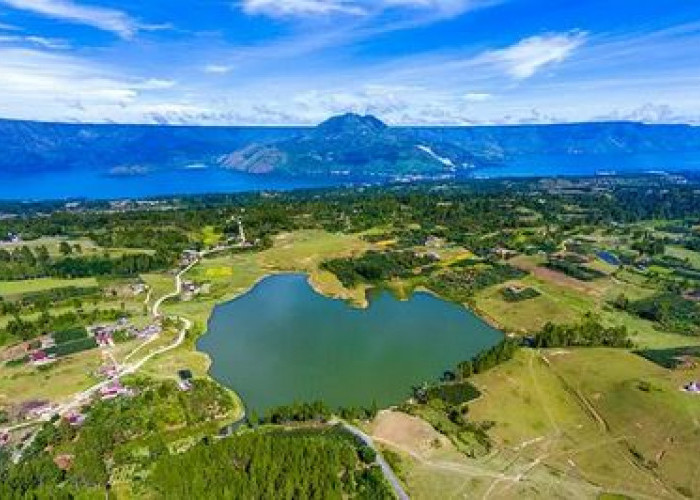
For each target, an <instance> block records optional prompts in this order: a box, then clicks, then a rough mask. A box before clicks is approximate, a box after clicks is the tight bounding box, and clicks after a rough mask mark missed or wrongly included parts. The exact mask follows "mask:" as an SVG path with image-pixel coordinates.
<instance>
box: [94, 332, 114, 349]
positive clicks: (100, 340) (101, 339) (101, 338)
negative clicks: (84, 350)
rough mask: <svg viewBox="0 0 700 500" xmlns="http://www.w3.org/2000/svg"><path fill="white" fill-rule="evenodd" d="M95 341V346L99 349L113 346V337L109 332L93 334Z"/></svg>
mask: <svg viewBox="0 0 700 500" xmlns="http://www.w3.org/2000/svg"><path fill="white" fill-rule="evenodd" d="M95 340H96V341H97V345H99V346H100V347H112V346H114V337H113V336H112V332H110V331H100V332H99V333H95Z"/></svg>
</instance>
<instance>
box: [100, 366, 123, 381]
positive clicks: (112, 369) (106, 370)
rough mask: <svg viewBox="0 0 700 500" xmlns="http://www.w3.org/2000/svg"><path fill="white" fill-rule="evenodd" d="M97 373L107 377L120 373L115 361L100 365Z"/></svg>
mask: <svg viewBox="0 0 700 500" xmlns="http://www.w3.org/2000/svg"><path fill="white" fill-rule="evenodd" d="M97 373H98V374H99V375H101V376H103V377H106V378H114V377H116V376H117V375H118V374H119V368H118V367H117V366H116V365H115V364H113V363H108V364H105V365H102V366H100V367H99V368H98V369H97Z"/></svg>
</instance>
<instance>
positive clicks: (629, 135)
mask: <svg viewBox="0 0 700 500" xmlns="http://www.w3.org/2000/svg"><path fill="white" fill-rule="evenodd" d="M647 153H670V154H674V153H698V154H700V127H692V126H687V125H644V124H640V123H632V122H603V123H581V124H562V125H523V126H488V127H486V126H480V127H390V126H387V125H386V124H384V123H382V122H381V121H380V120H378V119H377V118H375V117H373V116H360V115H357V114H346V115H342V116H336V117H333V118H330V119H329V120H327V121H325V122H323V123H321V124H320V125H318V126H317V127H196V126H158V125H84V124H59V123H40V122H29V121H15V120H0V174H21V173H26V174H31V173H36V172H45V171H52V172H55V171H62V170H67V169H76V168H90V169H96V170H97V171H99V172H103V173H105V175H109V174H110V173H111V174H113V175H143V174H144V173H147V172H150V171H153V170H158V169H178V168H188V167H189V166H192V165H201V164H206V165H219V166H221V167H223V168H229V169H235V170H239V171H245V172H250V173H256V174H266V173H277V174H282V175H344V176H349V175H351V176H357V177H365V176H367V177H372V178H395V177H400V176H413V175H419V176H427V177H436V176H443V175H460V173H462V172H467V171H469V170H471V169H472V168H477V169H478V168H479V167H481V166H484V165H488V166H494V165H496V166H497V165H499V164H507V163H508V161H510V160H511V159H513V158H518V157H523V156H527V155H533V154H536V155H569V156H575V155H609V154H624V155H630V154H647Z"/></svg>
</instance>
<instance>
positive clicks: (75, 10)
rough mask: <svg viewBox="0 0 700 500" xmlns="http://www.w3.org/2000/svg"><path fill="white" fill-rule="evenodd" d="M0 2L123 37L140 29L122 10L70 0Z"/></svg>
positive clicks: (14, 0) (130, 35)
mask: <svg viewBox="0 0 700 500" xmlns="http://www.w3.org/2000/svg"><path fill="white" fill-rule="evenodd" d="M0 3H3V4H5V5H8V6H9V7H12V8H14V9H18V10H25V11H29V12H33V13H35V14H39V15H42V16H46V17H51V18H54V19H59V20H62V21H69V22H73V23H76V24H84V25H87V26H92V27H93V28H97V29H101V30H104V31H110V32H112V33H115V34H117V35H118V36H120V37H122V38H131V37H132V36H134V35H135V34H136V32H137V31H138V30H139V29H140V26H139V25H138V23H137V22H136V21H135V20H134V19H132V18H131V17H130V16H129V15H128V14H126V13H124V12H122V11H119V10H115V9H108V8H104V7H97V6H89V5H80V4H77V3H74V2H72V1H70V0H0Z"/></svg>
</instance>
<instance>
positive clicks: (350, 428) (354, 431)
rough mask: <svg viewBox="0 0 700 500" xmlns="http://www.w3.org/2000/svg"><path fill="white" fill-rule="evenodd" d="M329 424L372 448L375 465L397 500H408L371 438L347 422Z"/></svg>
mask: <svg viewBox="0 0 700 500" xmlns="http://www.w3.org/2000/svg"><path fill="white" fill-rule="evenodd" d="M330 423H331V424H336V423H339V424H340V425H342V426H343V428H344V429H345V430H346V431H348V432H349V433H350V434H352V435H353V436H355V437H357V438H358V439H360V440H361V441H362V442H363V443H365V444H366V445H367V446H369V447H370V448H372V449H373V450H374V451H375V452H376V453H377V464H378V465H379V467H381V469H382V472H383V473H384V477H385V478H386V480H387V481H389V484H390V485H391V487H392V488H393V489H394V493H395V494H396V496H397V497H398V498H399V500H409V497H408V494H407V493H406V491H404V489H403V486H401V481H399V478H398V477H396V474H394V471H393V470H392V469H391V467H390V466H389V464H388V463H387V461H386V460H384V457H383V456H382V454H381V453H380V452H379V450H378V449H377V447H376V446H374V441H372V438H371V437H369V436H368V435H367V434H365V433H364V432H362V431H361V430H360V429H358V428H357V427H354V426H352V425H350V424H348V423H347V422H343V421H342V420H336V421H331V422H330Z"/></svg>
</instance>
